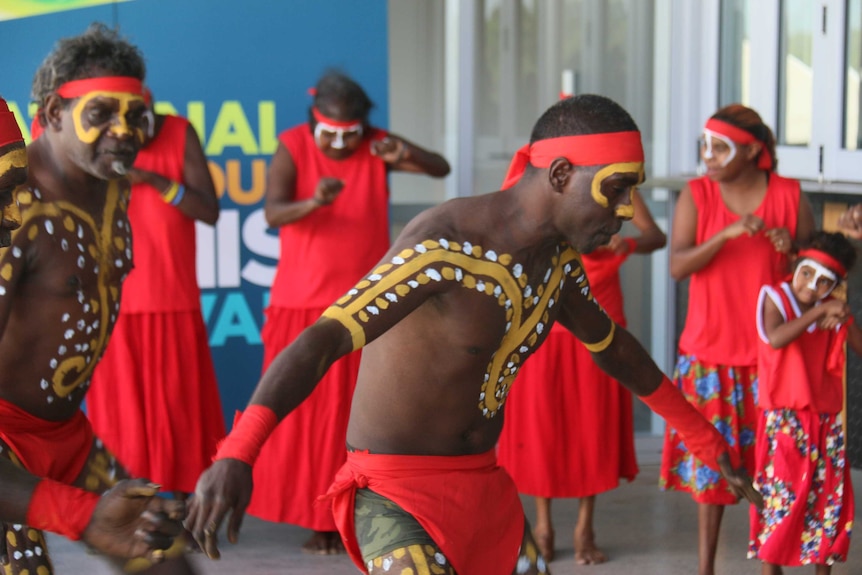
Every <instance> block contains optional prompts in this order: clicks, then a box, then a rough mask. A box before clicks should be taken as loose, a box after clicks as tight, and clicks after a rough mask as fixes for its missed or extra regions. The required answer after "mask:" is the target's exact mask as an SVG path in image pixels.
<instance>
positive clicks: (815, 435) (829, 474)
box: [748, 409, 854, 566]
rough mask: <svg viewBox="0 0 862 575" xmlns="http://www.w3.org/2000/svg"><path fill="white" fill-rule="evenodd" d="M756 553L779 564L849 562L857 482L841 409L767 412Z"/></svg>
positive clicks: (754, 529)
mask: <svg viewBox="0 0 862 575" xmlns="http://www.w3.org/2000/svg"><path fill="white" fill-rule="evenodd" d="M754 479H755V485H756V486H757V488H758V489H759V490H760V492H761V493H763V503H764V505H763V509H760V510H759V509H757V508H756V507H753V506H752V507H751V530H750V541H749V543H748V557H749V558H751V559H754V558H757V559H760V560H761V561H766V562H768V563H773V564H775V565H787V566H799V565H810V564H825V565H831V564H832V563H834V562H836V561H846V559H847V550H848V548H849V546H850V531H851V530H852V527H853V512H854V502H853V485H852V483H851V482H850V466H849V465H847V464H846V461H845V459H844V429H843V422H842V417H841V414H840V413H838V414H834V415H829V414H820V413H815V412H813V411H795V410H792V409H768V410H764V412H763V414H762V416H761V418H760V421H759V423H758V445H757V472H756V474H755V477H754Z"/></svg>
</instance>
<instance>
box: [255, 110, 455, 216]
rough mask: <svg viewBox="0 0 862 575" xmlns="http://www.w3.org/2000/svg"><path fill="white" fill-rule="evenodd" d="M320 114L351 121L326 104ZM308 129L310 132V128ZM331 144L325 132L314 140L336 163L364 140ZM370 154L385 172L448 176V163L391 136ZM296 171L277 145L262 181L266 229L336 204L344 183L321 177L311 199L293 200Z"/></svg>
mask: <svg viewBox="0 0 862 575" xmlns="http://www.w3.org/2000/svg"><path fill="white" fill-rule="evenodd" d="M321 112H323V113H324V114H325V115H326V116H327V117H330V118H333V119H334V120H339V121H350V120H355V118H348V117H347V113H346V111H345V107H344V106H343V105H338V104H330V105H327V106H324V107H323V109H322V110H321ZM315 125H316V124H315ZM310 129H311V130H312V131H313V130H314V127H313V126H312V127H311V128H310ZM367 131H368V129H367V126H366V132H367ZM366 137H367V136H366ZM334 141H335V138H334V136H333V135H332V134H329V133H328V132H323V133H322V134H321V136H320V138H317V139H316V140H315V142H316V144H317V147H318V149H319V150H320V151H321V153H322V154H324V155H325V156H327V157H329V158H332V159H334V160H340V159H345V158H348V157H350V156H351V155H352V154H353V153H355V152H356V150H358V149H359V147H360V146H361V145H362V144H363V141H364V140H363V136H360V135H359V134H358V133H345V134H344V136H343V142H344V147H343V148H334V147H333V146H332V144H333V143H334ZM371 151H372V153H373V154H375V155H376V156H378V157H380V159H381V160H383V161H384V162H386V165H387V169H389V170H392V171H402V172H412V173H417V174H428V175H429V176H433V177H436V178H442V177H444V176H446V175H447V174H448V173H449V163H448V162H447V161H446V159H445V158H443V156H441V155H440V154H437V153H434V152H431V151H429V150H426V149H424V148H422V147H420V146H417V145H416V144H413V143H411V142H408V141H407V140H405V139H404V138H402V137H400V136H395V135H393V134H390V135H389V137H388V138H385V139H383V140H376V141H373V142H372V143H371ZM296 170H297V167H296V164H295V163H294V161H293V158H292V157H291V155H290V152H288V151H287V148H285V147H284V145H282V144H279V145H278V148H277V149H276V151H275V154H274V155H273V157H272V162H271V164H270V167H269V175H268V177H267V180H266V201H265V204H264V215H265V216H266V222H267V224H269V226H270V227H273V228H277V227H281V226H284V225H287V224H290V223H291V222H295V221H297V220H300V219H302V218H304V217H305V216H307V215H308V214H310V213H311V212H313V211H315V210H318V209H320V208H321V207H323V206H326V205H329V204H331V203H332V202H334V201H336V199H337V198H338V195H339V194H340V193H341V191H342V190H343V189H344V184H345V182H343V181H341V180H339V179H336V178H330V177H323V178H321V179H320V182H319V183H318V185H317V189H316V190H315V193H314V197H313V198H309V199H307V200H295V197H296Z"/></svg>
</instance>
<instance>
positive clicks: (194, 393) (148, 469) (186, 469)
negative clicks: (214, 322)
mask: <svg viewBox="0 0 862 575" xmlns="http://www.w3.org/2000/svg"><path fill="white" fill-rule="evenodd" d="M86 401H87V415H88V416H89V418H90V421H91V422H92V424H93V429H95V431H96V435H98V436H99V437H100V438H101V439H102V441H104V443H105V445H106V446H107V447H108V449H109V450H110V451H112V452H113V453H114V454H115V455H116V456H117V459H119V460H120V461H121V462H122V463H123V465H124V466H125V467H126V468H127V469H129V471H130V472H131V473H132V475H134V476H135V477H146V478H148V479H150V480H152V481H155V482H156V483H158V484H160V485H161V486H162V488H163V489H165V490H167V491H185V492H187V493H190V492H193V491H194V490H195V484H196V483H197V480H198V476H199V475H200V474H201V473H202V472H203V470H204V469H206V468H207V467H209V465H210V464H211V463H212V456H213V455H214V454H215V449H216V444H217V443H218V441H219V440H221V439H222V438H223V437H224V436H225V426H224V414H223V413H222V408H221V400H220V399H219V391H218V385H217V383H216V376H215V370H214V368H213V362H212V356H211V355H210V348H209V345H208V337H207V331H206V326H205V325H204V323H203V318H202V317H201V313H200V311H199V310H195V311H179V312H164V313H133V314H122V313H121V314H120V318H119V320H118V321H117V325H116V327H115V328H114V332H113V334H112V335H111V341H110V344H109V345H108V349H107V350H106V352H105V355H104V356H103V357H102V359H101V361H100V362H99V365H98V366H97V367H96V370H95V372H94V374H93V385H92V388H91V389H90V391H89V392H88V394H87V400H86Z"/></svg>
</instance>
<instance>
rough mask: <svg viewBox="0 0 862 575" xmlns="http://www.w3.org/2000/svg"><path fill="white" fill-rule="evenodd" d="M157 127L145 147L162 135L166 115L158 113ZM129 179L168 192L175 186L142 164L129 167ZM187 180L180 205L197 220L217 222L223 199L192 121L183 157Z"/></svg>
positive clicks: (187, 130)
mask: <svg viewBox="0 0 862 575" xmlns="http://www.w3.org/2000/svg"><path fill="white" fill-rule="evenodd" d="M154 119H155V127H154V131H153V137H152V138H150V137H149V136H147V137H146V138H145V139H144V144H143V147H146V146H147V144H149V143H150V142H151V141H152V139H153V138H155V137H156V136H158V134H159V130H161V128H162V125H163V124H164V121H165V117H164V116H163V115H160V114H155V115H154ZM128 177H129V181H130V182H131V183H132V184H133V185H134V184H139V183H145V184H149V185H151V186H153V187H154V188H156V189H157V190H159V191H160V192H162V193H164V192H166V191H168V188H170V187H171V184H172V182H171V181H170V180H169V179H168V178H166V177H164V176H163V175H161V174H157V173H155V172H151V171H148V170H141V169H138V168H134V167H133V168H131V169H129V171H128ZM183 181H184V182H185V189H186V191H185V194H184V195H183V199H182V200H181V201H180V203H179V204H178V205H177V208H178V209H179V210H180V211H181V212H183V213H184V214H185V215H187V216H188V217H190V218H192V219H193V220H200V221H202V222H204V223H206V224H209V225H215V223H216V222H217V221H218V216H219V203H218V197H217V196H216V191H215V185H214V184H213V180H212V176H211V175H210V171H209V166H208V164H207V158H206V156H205V155H204V151H203V148H201V143H200V139H198V135H197V132H195V129H194V127H193V126H192V125H191V124H189V125H188V127H187V128H186V151H185V156H184V158H183Z"/></svg>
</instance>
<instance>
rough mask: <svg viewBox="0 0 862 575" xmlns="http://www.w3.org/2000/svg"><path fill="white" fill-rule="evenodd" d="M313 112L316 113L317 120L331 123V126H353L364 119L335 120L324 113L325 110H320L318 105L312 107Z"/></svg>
mask: <svg viewBox="0 0 862 575" xmlns="http://www.w3.org/2000/svg"><path fill="white" fill-rule="evenodd" d="M311 113H312V114H313V115H314V119H315V120H317V121H318V122H322V123H324V124H329V125H330V126H333V127H336V128H350V127H352V126H355V125H356V124H361V123H362V120H347V121H342V120H333V119H332V118H330V117H329V116H326V115H324V114H323V112H321V111H320V110H318V109H317V106H314V107H312V108H311Z"/></svg>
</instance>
